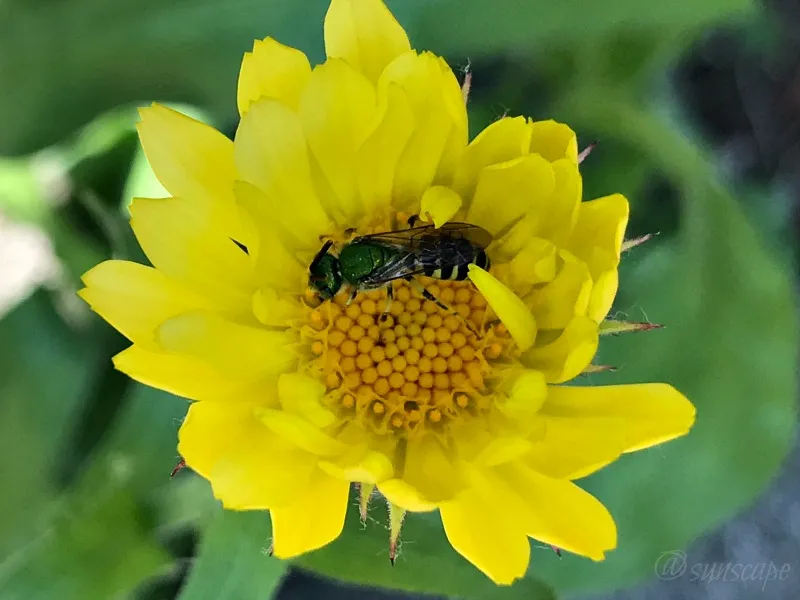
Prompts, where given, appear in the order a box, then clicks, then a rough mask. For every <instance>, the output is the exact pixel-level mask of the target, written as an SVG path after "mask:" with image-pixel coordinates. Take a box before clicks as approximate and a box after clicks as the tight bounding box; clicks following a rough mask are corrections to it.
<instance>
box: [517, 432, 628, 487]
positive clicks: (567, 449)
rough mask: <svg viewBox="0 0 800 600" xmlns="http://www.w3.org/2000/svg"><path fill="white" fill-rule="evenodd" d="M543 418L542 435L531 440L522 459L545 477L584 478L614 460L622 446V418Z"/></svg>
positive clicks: (623, 435)
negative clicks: (528, 448)
mask: <svg viewBox="0 0 800 600" xmlns="http://www.w3.org/2000/svg"><path fill="white" fill-rule="evenodd" d="M543 418H544V436H543V437H541V438H540V439H536V440H534V441H533V442H532V445H531V448H530V450H529V452H528V454H527V455H526V456H525V458H524V460H523V462H524V463H525V464H526V465H527V466H529V467H530V468H532V469H533V470H534V471H537V472H539V473H542V474H543V475H547V476H548V477H553V478H555V479H578V478H581V477H586V476H587V475H590V474H591V473H594V472H595V471H597V470H598V469H601V468H603V467H605V466H606V465H608V464H609V463H612V462H614V461H615V460H616V459H617V458H618V457H619V455H620V454H621V453H622V451H623V449H624V447H625V446H624V445H625V429H624V422H623V421H622V419H616V418H601V417H597V418H594V417H587V418H566V417H552V416H547V417H543Z"/></svg>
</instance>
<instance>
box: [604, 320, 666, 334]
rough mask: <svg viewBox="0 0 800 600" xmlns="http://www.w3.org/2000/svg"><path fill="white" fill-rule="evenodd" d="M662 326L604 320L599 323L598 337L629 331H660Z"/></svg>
mask: <svg viewBox="0 0 800 600" xmlns="http://www.w3.org/2000/svg"><path fill="white" fill-rule="evenodd" d="M663 327H664V326H663V325H658V324H656V323H646V322H644V323H637V322H635V321H615V320H613V319H606V320H605V321H603V322H602V323H600V335H615V334H617V333H628V332H630V331H650V330H651V329H661V328H663Z"/></svg>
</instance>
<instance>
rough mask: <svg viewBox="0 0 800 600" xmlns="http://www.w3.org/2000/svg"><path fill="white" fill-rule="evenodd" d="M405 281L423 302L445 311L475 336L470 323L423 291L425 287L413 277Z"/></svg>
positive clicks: (473, 327)
mask: <svg viewBox="0 0 800 600" xmlns="http://www.w3.org/2000/svg"><path fill="white" fill-rule="evenodd" d="M406 281H408V283H409V284H410V285H411V287H413V288H414V289H415V290H416V291H417V293H418V294H420V295H421V296H422V297H423V298H425V300H430V301H431V302H433V303H434V304H435V305H436V306H438V307H439V308H441V309H442V310H444V311H447V312H449V313H450V314H451V315H453V316H455V317H457V318H458V320H459V321H461V322H462V323H463V324H464V325H465V326H466V327H467V329H469V330H470V331H471V332H472V333H475V334H477V333H478V332H477V330H476V329H475V326H474V325H473V324H472V323H470V322H469V321H467V320H466V319H465V318H464V317H462V316H461V315H460V314H459V313H457V312H456V311H454V310H453V309H452V308H450V307H449V306H447V304H445V303H444V302H442V301H441V300H439V299H438V298H437V297H436V296H434V295H433V294H431V293H430V292H429V291H428V290H426V289H425V287H424V286H423V285H422V284H421V283H420V282H419V281H417V280H416V279H414V278H413V277H406Z"/></svg>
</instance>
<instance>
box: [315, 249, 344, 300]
mask: <svg viewBox="0 0 800 600" xmlns="http://www.w3.org/2000/svg"><path fill="white" fill-rule="evenodd" d="M329 247H330V246H329V245H328V244H326V245H325V246H323V248H322V250H320V252H319V254H317V256H316V258H314V261H313V262H312V263H311V266H310V267H309V269H308V271H309V278H308V279H309V285H310V286H311V287H312V288H313V289H314V290H315V291H316V292H317V294H319V297H320V298H321V299H322V300H330V299H331V298H333V297H334V296H335V295H336V294H337V293H338V292H339V290H340V289H341V287H342V272H341V270H340V269H339V259H338V258H336V257H335V256H333V255H332V254H328V248H329Z"/></svg>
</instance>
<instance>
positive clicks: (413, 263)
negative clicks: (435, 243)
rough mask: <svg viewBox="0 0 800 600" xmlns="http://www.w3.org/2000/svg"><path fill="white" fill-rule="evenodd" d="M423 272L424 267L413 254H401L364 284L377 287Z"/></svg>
mask: <svg viewBox="0 0 800 600" xmlns="http://www.w3.org/2000/svg"><path fill="white" fill-rule="evenodd" d="M422 272H423V268H422V265H421V264H420V263H419V261H418V260H417V258H416V256H414V255H413V254H411V253H406V254H400V255H398V256H396V257H394V258H392V259H391V260H389V261H388V262H386V263H385V264H384V265H382V266H381V267H379V268H377V269H375V270H374V271H373V272H372V273H370V275H369V277H368V278H366V279H365V280H364V283H365V284H366V285H368V286H376V287H377V286H380V285H383V284H384V283H388V282H390V281H394V280H395V279H403V278H405V277H411V276H413V275H419V274H421V273H422Z"/></svg>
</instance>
